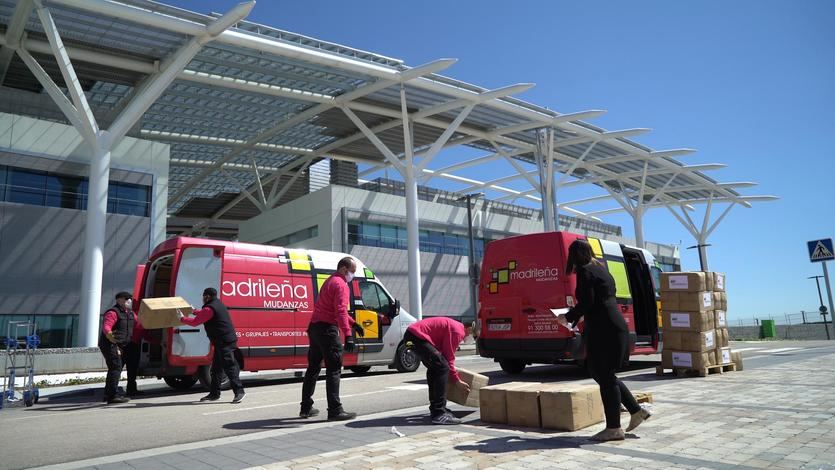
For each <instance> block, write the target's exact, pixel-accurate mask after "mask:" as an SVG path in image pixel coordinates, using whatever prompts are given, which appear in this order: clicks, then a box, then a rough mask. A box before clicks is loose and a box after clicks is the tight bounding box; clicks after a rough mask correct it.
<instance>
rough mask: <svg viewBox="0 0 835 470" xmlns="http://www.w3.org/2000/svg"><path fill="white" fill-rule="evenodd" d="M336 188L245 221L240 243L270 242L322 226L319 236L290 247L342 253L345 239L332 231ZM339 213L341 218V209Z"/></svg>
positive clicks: (240, 231)
mask: <svg viewBox="0 0 835 470" xmlns="http://www.w3.org/2000/svg"><path fill="white" fill-rule="evenodd" d="M332 188H333V186H328V187H326V188H323V189H320V190H318V191H316V192H314V193H311V194H307V195H305V196H302V197H300V198H298V199H296V200H293V201H291V202H289V203H287V204H284V205H282V206H280V207H277V208H275V209H272V210H270V211H267V212H264V213H262V214H260V215H257V216H255V217H253V218H251V219H249V220H246V221H243V222H241V223H240V225H239V226H238V240H240V241H242V242H249V243H269V242H270V241H272V240H275V239H276V238H279V237H283V236H285V235H289V234H291V233H295V232H298V231H299V230H304V229H306V228H308V227H312V226H314V225H315V226H318V227H319V236H318V237H316V238H311V239H308V240H304V241H302V242H299V243H296V244H291V245H289V246H291V247H294V248H307V249H309V250H326V251H339V250H341V249H342V247H341V243H340V240H341V238H335V237H334V235H333V229H332V227H333V218H334V210H333V207H334V206H333V202H332V199H331V197H332ZM336 214H337V216H338V214H339V210H338V209H337V210H336Z"/></svg>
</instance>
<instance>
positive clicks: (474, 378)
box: [446, 369, 490, 408]
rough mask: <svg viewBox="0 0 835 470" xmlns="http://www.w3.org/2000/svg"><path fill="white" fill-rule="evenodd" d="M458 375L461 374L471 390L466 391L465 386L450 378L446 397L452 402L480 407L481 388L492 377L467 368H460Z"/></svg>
mask: <svg viewBox="0 0 835 470" xmlns="http://www.w3.org/2000/svg"><path fill="white" fill-rule="evenodd" d="M458 375H460V376H461V380H463V381H464V382H466V383H467V385H469V386H470V392H469V393H467V392H465V391H464V388H463V387H461V386H460V385H459V384H458V382H453V381H452V380H450V381H449V382H447V390H446V399H447V400H449V401H451V402H454V403H458V404H459V405H464V406H472V407H473V408H478V405H479V399H478V393H479V390H480V389H481V387H484V386H485V385H487V382H489V381H490V379H489V378H488V377H487V376H485V375H481V374H476V373H475V372H470V371H468V370H465V369H458Z"/></svg>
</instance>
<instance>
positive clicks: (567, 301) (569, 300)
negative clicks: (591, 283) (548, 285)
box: [565, 295, 574, 307]
mask: <svg viewBox="0 0 835 470" xmlns="http://www.w3.org/2000/svg"><path fill="white" fill-rule="evenodd" d="M565 304H566V305H568V306H569V307H573V306H574V297H572V296H570V295H566V296H565Z"/></svg>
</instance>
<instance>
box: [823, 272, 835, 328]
mask: <svg viewBox="0 0 835 470" xmlns="http://www.w3.org/2000/svg"><path fill="white" fill-rule="evenodd" d="M821 264H822V265H823V280H824V281H825V282H826V295H827V296H828V297H829V318H832V315H833V314H835V311H833V310H832V288H830V287H829V270H828V269H826V261H824V262H822V263H821ZM823 326H824V327H825V328H828V327H827V326H826V317H823ZM832 326H833V328H835V322H833V323H832ZM827 331H828V330H827Z"/></svg>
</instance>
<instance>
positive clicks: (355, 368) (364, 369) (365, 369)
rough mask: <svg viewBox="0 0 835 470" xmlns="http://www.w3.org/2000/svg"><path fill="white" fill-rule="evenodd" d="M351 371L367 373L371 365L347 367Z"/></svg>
mask: <svg viewBox="0 0 835 470" xmlns="http://www.w3.org/2000/svg"><path fill="white" fill-rule="evenodd" d="M348 370H350V371H351V372H353V373H355V374H357V375H363V374H367V373H368V371H369V370H371V366H351V367H349V368H348Z"/></svg>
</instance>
